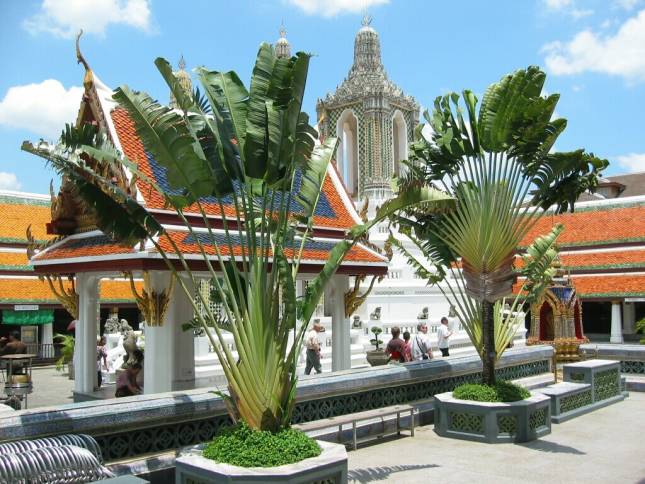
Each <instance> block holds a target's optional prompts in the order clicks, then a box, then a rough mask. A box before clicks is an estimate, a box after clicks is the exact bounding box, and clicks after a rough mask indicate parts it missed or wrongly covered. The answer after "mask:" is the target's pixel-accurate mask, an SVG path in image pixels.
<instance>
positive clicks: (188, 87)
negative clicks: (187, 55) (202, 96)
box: [170, 54, 193, 109]
mask: <svg viewBox="0 0 645 484" xmlns="http://www.w3.org/2000/svg"><path fill="white" fill-rule="evenodd" d="M177 67H178V68H179V70H177V71H175V72H173V74H174V75H175V77H176V78H177V80H178V81H179V84H180V85H181V87H183V88H184V91H186V92H187V93H189V94H190V93H191V92H192V91H193V81H192V80H191V78H190V74H188V72H186V60H185V59H184V56H183V54H182V55H181V57H179V62H178V63H177ZM170 107H171V108H172V109H179V105H178V104H177V100H176V99H175V96H174V95H173V93H172V92H171V93H170Z"/></svg>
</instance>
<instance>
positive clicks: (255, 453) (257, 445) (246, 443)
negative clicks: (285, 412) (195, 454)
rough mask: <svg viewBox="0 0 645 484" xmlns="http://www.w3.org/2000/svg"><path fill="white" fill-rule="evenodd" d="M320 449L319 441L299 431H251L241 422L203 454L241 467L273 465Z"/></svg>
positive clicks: (279, 464)
mask: <svg viewBox="0 0 645 484" xmlns="http://www.w3.org/2000/svg"><path fill="white" fill-rule="evenodd" d="M320 452H321V450H320V447H319V446H318V444H317V443H316V441H315V440H313V439H311V438H309V437H307V436H306V435H305V434H304V433H302V432H300V431H299V430H295V429H284V430H281V431H279V432H277V433H273V432H268V431H261V430H252V429H251V428H249V426H248V425H246V424H245V423H243V422H242V423H239V424H238V425H236V426H234V427H230V428H227V429H225V430H224V431H223V432H222V433H221V434H220V435H218V436H217V437H215V438H214V439H213V441H212V442H210V443H209V444H208V445H207V446H206V448H205V449H204V452H203V456H204V457H206V458H208V459H212V460H214V461H217V462H220V463H226V464H232V465H235V466H240V467H274V466H281V465H285V464H293V463H294V462H299V461H301V460H304V459H308V458H309V457H316V456H318V455H320Z"/></svg>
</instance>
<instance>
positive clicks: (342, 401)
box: [0, 346, 553, 462]
mask: <svg viewBox="0 0 645 484" xmlns="http://www.w3.org/2000/svg"><path fill="white" fill-rule="evenodd" d="M552 358H553V349H552V348H551V347H550V346H531V347H522V348H513V349H509V350H507V351H506V352H505V353H504V355H503V356H502V358H501V360H500V361H499V362H498V365H497V366H498V370H497V371H498V376H499V377H500V378H503V379H509V380H512V379H518V378H525V377H530V376H535V375H542V374H544V373H547V372H550V371H551V367H550V365H551V361H552ZM480 374H481V361H480V360H479V357H478V356H476V355H469V356H463V357H455V358H450V359H445V360H444V359H442V360H430V361H423V362H414V363H408V364H404V365H388V366H385V367H377V368H365V369H358V370H347V371H343V372H336V373H329V374H324V373H323V374H321V375H318V376H315V377H308V378H302V379H301V381H300V382H299V384H298V393H297V403H296V406H295V409H294V414H293V422H294V423H299V422H305V421H311V420H318V419H322V418H329V417H333V416H336V415H344V414H348V413H354V412H358V411H363V410H371V409H375V408H380V407H385V406H390V405H394V404H400V403H409V402H418V401H422V400H428V399H430V398H432V396H433V395H435V394H438V393H442V392H446V391H451V390H452V389H453V388H454V387H455V386H457V385H459V384H462V383H465V382H471V381H473V382H474V381H478V380H479V378H480ZM228 423H229V418H228V416H227V414H226V408H225V406H224V403H223V401H222V399H221V398H219V397H217V396H216V395H214V394H213V393H212V391H210V390H207V389H198V390H190V391H180V392H170V393H160V394H155V395H140V396H136V397H127V398H120V399H110V400H101V401H90V402H80V403H74V404H67V405H60V406H57V407H49V408H39V409H33V410H23V411H19V412H13V413H10V414H7V415H2V416H0V441H11V440H19V439H34V438H38V437H47V436H51V435H60V434H65V433H83V434H89V435H92V436H93V437H94V438H96V440H97V441H98V443H99V445H100V446H101V450H102V452H103V456H104V458H105V460H106V461H108V462H114V461H117V460H121V459H125V458H130V457H136V456H140V455H143V454H151V453H161V452H165V451H168V450H174V449H176V448H178V447H182V446H187V445H192V444H196V443H199V442H203V441H206V440H209V439H211V438H212V437H213V436H214V435H215V434H217V433H218V431H219V430H220V428H221V427H222V426H224V425H227V424H228Z"/></svg>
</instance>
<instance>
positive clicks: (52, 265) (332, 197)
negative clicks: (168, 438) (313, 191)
mask: <svg viewBox="0 0 645 484" xmlns="http://www.w3.org/2000/svg"><path fill="white" fill-rule="evenodd" d="M77 54H78V58H79V62H81V63H83V65H84V66H85V77H84V82H83V84H84V88H85V91H84V95H83V99H82V102H81V106H80V110H79V114H78V119H77V125H78V126H81V125H83V124H86V123H89V124H92V125H94V126H97V127H98V128H99V129H101V130H102V131H104V132H105V133H106V134H107V136H108V137H109V139H110V141H111V142H112V143H113V144H114V145H115V147H116V148H117V149H118V150H119V151H120V152H122V153H124V154H125V155H126V156H127V157H128V158H129V159H130V160H132V161H134V162H136V163H137V164H138V168H139V169H140V170H141V171H142V172H143V173H145V174H146V175H147V176H148V177H150V178H151V179H153V180H155V181H156V183H158V184H159V185H160V186H162V187H164V188H167V187H168V180H167V177H166V170H165V168H163V167H161V166H160V165H159V164H158V163H157V162H156V160H155V159H154V158H153V157H152V156H151V155H150V153H148V152H146V151H145V150H144V148H143V144H142V142H141V139H140V138H139V136H138V134H137V132H136V130H135V127H134V123H133V122H132V120H131V119H130V117H129V115H128V114H127V112H126V111H125V110H124V109H122V108H120V107H118V106H117V104H116V103H115V102H114V101H113V99H112V94H113V91H112V89H111V88H109V87H107V86H106V85H105V84H104V83H102V82H101V81H100V80H99V79H98V77H97V76H96V74H95V73H94V72H93V71H92V70H91V69H90V67H89V65H88V64H87V62H86V61H85V59H83V57H82V55H81V54H80V51H77ZM182 67H183V66H182ZM181 70H183V69H181ZM176 75H177V76H178V78H181V77H182V76H183V77H184V78H185V75H183V74H182V73H181V72H180V73H176ZM115 177H116V179H117V183H121V184H123V186H124V187H127V189H128V190H132V192H131V193H135V194H136V197H137V200H138V201H140V202H141V203H143V204H145V206H146V208H147V209H148V210H149V211H150V212H151V213H152V214H153V215H154V216H155V218H156V219H157V220H158V221H159V222H160V223H161V224H162V225H163V226H164V228H165V229H166V230H167V233H168V235H169V237H171V238H172V239H173V240H174V241H175V242H176V243H177V244H178V246H179V247H180V248H181V250H182V252H183V253H184V256H185V258H186V259H187V261H188V263H189V265H190V268H191V271H193V272H198V273H199V272H200V271H203V274H204V277H206V275H207V272H206V267H205V265H204V262H203V260H202V259H201V256H200V255H199V249H198V245H197V244H196V242H195V240H194V239H192V236H191V235H190V234H189V233H188V230H187V228H186V227H185V226H184V225H183V224H182V222H181V220H180V219H179V217H178V216H177V215H176V214H175V213H174V212H172V211H170V210H168V209H167V208H166V207H165V206H164V201H163V200H162V199H161V197H160V196H159V195H158V194H157V193H156V192H154V191H153V190H152V189H151V188H150V187H149V186H148V185H147V184H146V183H145V182H144V181H142V180H140V179H137V180H136V183H134V184H133V183H131V180H132V176H131V174H130V173H129V172H128V171H127V170H125V169H124V171H123V172H122V173H117V174H115ZM203 203H204V206H205V207H206V211H207V216H208V217H209V219H210V220H211V223H212V225H213V226H215V227H218V226H219V227H221V219H222V217H226V216H229V215H231V214H232V213H233V212H232V210H233V207H232V205H231V201H229V202H228V204H226V203H225V205H224V213H221V212H220V211H219V209H218V208H217V205H216V204H215V203H212V201H211V203H209V200H204V201H203ZM55 204H56V206H57V207H58V210H57V212H56V213H55V214H54V215H55V216H54V217H53V218H52V220H51V222H50V223H49V227H50V229H51V231H52V232H53V233H55V234H56V235H58V236H59V237H58V238H57V239H56V240H55V241H54V242H53V243H49V244H48V245H47V246H46V247H45V248H43V249H42V250H40V251H39V252H38V253H37V254H36V255H34V256H33V257H32V258H31V264H32V265H33V267H34V270H35V272H36V273H37V274H56V275H61V276H68V275H74V276H75V280H76V291H77V293H78V298H79V303H78V307H79V323H78V324H77V325H76V350H75V361H74V370H75V387H74V391H75V394H76V396H77V397H78V398H83V397H82V394H87V393H90V392H92V391H93V389H94V388H95V386H96V378H97V375H96V363H95V362H96V338H97V327H98V325H97V324H96V321H97V315H98V310H99V284H100V281H101V279H104V278H109V277H115V276H119V275H121V274H122V273H124V272H130V273H133V274H134V275H135V276H139V277H141V276H142V275H143V274H144V273H147V274H146V275H147V276H148V280H149V281H150V288H151V289H152V290H155V291H158V292H161V291H166V290H168V289H170V284H169V283H170V277H171V273H170V272H169V271H168V269H167V266H166V263H165V262H164V261H163V259H162V257H161V255H160V254H159V253H158V252H157V251H156V250H155V249H154V247H153V246H152V245H151V244H145V243H140V244H139V243H137V244H136V245H134V246H128V245H123V244H121V243H118V242H116V241H114V240H111V239H110V238H109V237H108V236H106V235H105V234H103V233H102V232H101V231H99V230H97V229H96V227H95V226H93V222H92V214H91V211H90V210H88V209H87V207H84V206H83V204H82V202H81V201H80V200H78V199H77V198H76V197H75V196H74V193H73V187H70V186H69V184H68V183H66V182H65V181H63V184H62V186H61V190H60V192H59V194H58V198H57V201H56V203H55ZM184 213H185V215H186V217H187V218H188V219H189V220H191V221H198V220H201V218H200V217H199V215H198V213H197V212H193V213H191V212H190V208H189V209H187V210H186V211H185V212H184ZM360 222H361V218H360V217H359V215H358V213H357V211H356V209H355V207H354V204H353V202H352V200H351V198H350V197H349V196H348V194H347V192H346V190H345V188H344V186H343V183H342V181H341V180H340V177H339V175H338V173H337V171H336V168H335V167H334V166H333V165H330V167H329V169H328V173H327V177H326V180H325V182H324V186H323V193H322V194H321V198H320V201H319V203H318V205H317V208H316V212H315V214H314V228H313V237H312V238H311V240H309V242H308V243H307V244H306V245H305V250H304V256H303V260H302V263H301V266H300V274H302V276H301V277H302V278H303V279H302V280H299V281H297V284H298V286H297V287H298V290H299V291H303V290H304V285H305V284H306V274H307V273H314V272H318V271H319V270H320V269H321V268H322V266H323V264H324V263H325V261H326V260H327V258H328V256H329V253H330V251H331V249H332V248H333V247H334V245H335V244H336V243H337V242H338V241H340V240H342V239H343V238H344V237H345V234H346V232H347V230H348V229H349V228H351V227H352V226H353V225H354V224H356V223H360ZM202 230H203V231H204V232H206V229H200V228H197V229H196V231H197V232H198V237H199V232H200V231H202ZM215 231H216V232H217V230H215ZM202 242H204V243H205V244H207V240H206V237H205V240H203V241H202ZM166 243H167V242H166ZM164 248H165V247H164ZM223 250H224V252H223V255H224V256H226V257H229V258H234V257H235V256H238V255H240V253H241V247H240V246H239V245H238V246H234V247H233V254H230V253H228V251H227V250H226V249H224V248H223ZM213 259H214V260H215V257H213ZM387 263H388V261H387V258H386V257H384V256H383V255H381V254H379V253H378V252H376V251H375V250H373V249H372V248H370V247H368V246H367V245H364V244H356V245H355V246H354V247H353V249H352V250H351V251H350V252H349V253H348V254H347V256H346V257H345V259H344V262H343V264H342V265H341V267H340V268H339V270H338V272H337V274H336V275H335V276H334V277H333V279H332V281H331V283H330V284H329V285H328V289H327V291H326V293H325V296H324V299H325V306H326V309H327V311H326V312H327V314H328V315H330V316H331V320H332V348H333V349H332V368H333V369H334V370H343V369H348V368H350V366H351V361H350V323H349V317H348V316H347V315H346V314H345V303H344V300H345V297H346V293H348V292H349V277H350V276H358V275H382V274H385V273H386V272H387ZM180 277H184V276H183V275H180ZM186 282H188V279H187V278H186ZM192 317H193V314H192V307H191V305H190V301H189V300H188V299H187V298H186V297H185V294H184V292H183V291H182V289H181V288H180V287H179V285H178V284H176V285H174V288H173V289H172V293H171V294H170V302H169V304H168V308H167V311H166V315H165V320H164V321H163V324H162V325H159V326H148V327H146V330H145V331H146V332H145V362H144V371H145V390H144V391H145V393H146V394H151V393H159V392H167V391H172V390H177V389H186V388H190V387H191V384H192V383H193V382H194V378H195V371H194V364H195V362H194V345H193V332H192V331H186V332H184V331H182V324H183V323H186V322H188V321H189V320H190V319H191V318H192Z"/></svg>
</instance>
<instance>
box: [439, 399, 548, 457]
mask: <svg viewBox="0 0 645 484" xmlns="http://www.w3.org/2000/svg"><path fill="white" fill-rule="evenodd" d="M550 401H551V399H550V398H549V397H547V396H546V395H542V394H538V393H531V396H530V397H529V398H527V399H526V400H520V401H519V402H509V403H497V402H473V401H470V400H458V399H456V398H453V396H452V392H447V393H441V394H439V395H435V396H434V430H435V432H436V433H437V434H439V435H441V436H442V437H452V438H455V439H462V440H474V441H477V442H486V443H490V444H497V443H508V442H518V443H519V442H529V441H531V440H535V439H537V438H539V437H542V436H544V435H547V434H550V433H551V407H550Z"/></svg>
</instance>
